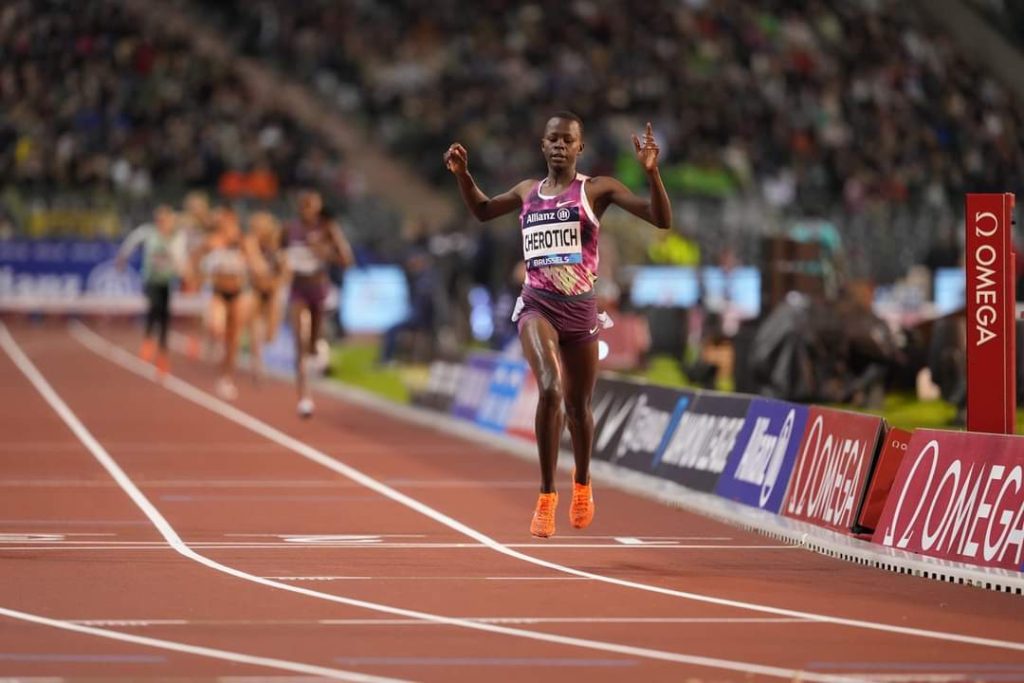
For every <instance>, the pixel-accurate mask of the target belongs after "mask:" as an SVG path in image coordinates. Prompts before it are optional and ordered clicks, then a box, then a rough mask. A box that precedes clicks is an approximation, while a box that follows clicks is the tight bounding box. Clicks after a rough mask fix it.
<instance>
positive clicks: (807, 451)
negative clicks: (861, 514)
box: [782, 406, 883, 533]
mask: <svg viewBox="0 0 1024 683" xmlns="http://www.w3.org/2000/svg"><path fill="white" fill-rule="evenodd" d="M882 436H883V421H882V418H880V417H877V416H875V415H863V414H860V413H851V412H847V411H843V410H831V409H828V408H818V407H816V406H812V407H811V408H809V409H808V411H807V427H806V429H805V430H804V437H803V440H802V441H801V444H800V454H799V456H798V457H797V461H796V466H795V467H794V469H793V475H792V476H791V477H790V481H789V489H788V490H787V492H786V502H785V503H784V504H783V507H782V512H783V514H784V515H786V516H787V517H793V518H794V519H801V520H803V521H805V522H810V523H812V524H817V525H818V526H823V527H826V528H829V529H835V530H836V531H842V532H846V533H848V532H850V530H851V529H852V528H853V524H854V522H855V521H856V515H857V512H858V511H859V509H860V504H861V499H862V498H863V497H864V488H865V485H866V483H867V477H868V473H869V472H870V471H871V464H872V463H873V462H874V458H875V453H876V452H877V451H878V447H879V442H880V439H881V437H882Z"/></svg>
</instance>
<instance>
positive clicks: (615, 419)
mask: <svg viewBox="0 0 1024 683" xmlns="http://www.w3.org/2000/svg"><path fill="white" fill-rule="evenodd" d="M595 395H596V396H597V399H596V400H595V402H594V407H593V410H594V457H596V458H599V459H601V460H607V461H609V462H612V463H614V464H616V465H622V466H623V467H629V468H630V469H634V470H639V471H641V472H648V473H649V472H652V471H653V467H652V462H653V460H654V455H655V453H657V451H658V447H659V446H660V445H661V440H662V438H663V437H664V436H665V432H666V430H667V428H668V426H669V423H670V422H671V421H672V416H673V413H674V412H675V411H676V409H677V407H678V405H679V404H680V403H683V404H684V406H685V404H688V403H689V402H690V401H692V400H693V396H694V394H693V392H690V391H679V390H675V389H668V388H666V387H658V386H651V385H647V384H637V383H633V382H623V381H620V380H610V379H605V378H603V377H602V378H599V379H598V387H597V391H596V392H595ZM570 446H571V445H570Z"/></svg>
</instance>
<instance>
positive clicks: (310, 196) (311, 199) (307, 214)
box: [299, 192, 323, 223]
mask: <svg viewBox="0 0 1024 683" xmlns="http://www.w3.org/2000/svg"><path fill="white" fill-rule="evenodd" d="M322 208H323V202H322V201H321V200H320V195H318V194H317V193H316V192H304V193H303V194H302V195H300V196H299V215H300V216H301V217H302V220H304V221H306V222H307V223H314V222H316V221H317V220H318V219H319V218H320V210H321V209H322Z"/></svg>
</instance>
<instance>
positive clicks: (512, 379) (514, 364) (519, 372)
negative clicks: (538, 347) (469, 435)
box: [476, 358, 527, 432]
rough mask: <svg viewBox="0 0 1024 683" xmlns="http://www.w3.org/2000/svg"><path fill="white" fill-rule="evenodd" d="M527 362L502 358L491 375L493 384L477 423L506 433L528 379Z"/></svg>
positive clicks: (481, 407) (481, 406)
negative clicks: (525, 380) (524, 381)
mask: <svg viewBox="0 0 1024 683" xmlns="http://www.w3.org/2000/svg"><path fill="white" fill-rule="evenodd" d="M526 373H527V365H526V361H523V360H519V359H517V358H500V359H498V361H497V363H496V364H495V366H494V372H493V373H492V374H491V382H490V386H489V387H488V390H487V393H486V394H485V395H484V399H483V401H482V402H481V403H480V404H479V406H480V408H479V410H478V411H477V413H476V422H477V424H478V425H480V426H481V427H485V428H487V429H490V430H493V431H496V432H504V431H505V427H506V426H508V421H509V417H511V415H512V409H513V407H514V406H515V403H516V398H517V397H518V396H519V392H520V391H521V390H522V388H523V380H524V379H525V378H526Z"/></svg>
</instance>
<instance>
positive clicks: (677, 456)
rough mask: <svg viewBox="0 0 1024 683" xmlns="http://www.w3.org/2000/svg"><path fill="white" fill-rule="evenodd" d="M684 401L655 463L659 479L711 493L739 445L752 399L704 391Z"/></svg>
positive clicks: (678, 406) (674, 416)
mask: <svg viewBox="0 0 1024 683" xmlns="http://www.w3.org/2000/svg"><path fill="white" fill-rule="evenodd" d="M683 400H685V399H681V400H680V402H679V404H677V406H676V410H675V412H674V414H673V415H672V422H671V424H670V425H669V427H668V430H667V431H666V433H665V438H664V440H663V441H662V443H661V445H660V446H659V448H658V452H657V454H656V456H655V459H654V462H655V467H656V468H657V473H658V475H659V476H661V477H664V478H666V479H671V480H673V481H676V482H678V483H680V484H683V485H684V486H688V487H689V488H692V489H697V490H698V491H707V492H711V491H714V490H715V486H716V485H717V484H718V478H719V477H720V476H721V474H722V471H723V470H724V469H725V466H726V462H727V461H728V459H729V454H730V453H731V452H732V451H733V448H734V447H735V446H736V441H737V439H738V437H739V434H740V431H741V430H742V428H743V424H744V422H745V421H746V417H747V409H748V408H749V407H750V400H751V399H750V398H749V397H748V396H735V395H730V394H718V393H712V392H707V393H705V392H701V393H700V394H698V395H697V397H696V398H695V399H693V401H692V402H690V401H687V403H686V404H684V403H683Z"/></svg>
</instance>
